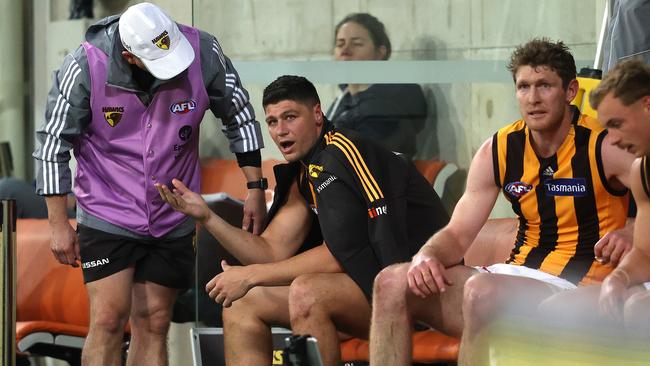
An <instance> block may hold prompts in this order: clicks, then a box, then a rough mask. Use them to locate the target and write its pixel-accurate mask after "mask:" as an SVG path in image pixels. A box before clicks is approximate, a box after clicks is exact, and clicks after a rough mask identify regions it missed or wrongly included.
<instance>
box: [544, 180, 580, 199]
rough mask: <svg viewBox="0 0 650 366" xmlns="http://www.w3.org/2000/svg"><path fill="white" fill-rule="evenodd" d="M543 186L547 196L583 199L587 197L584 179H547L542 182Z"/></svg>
mask: <svg viewBox="0 0 650 366" xmlns="http://www.w3.org/2000/svg"><path fill="white" fill-rule="evenodd" d="M544 186H545V188H546V194H547V195H548V196H574V197H584V196H586V195H587V183H586V181H585V178H560V179H549V180H547V181H545V182H544Z"/></svg>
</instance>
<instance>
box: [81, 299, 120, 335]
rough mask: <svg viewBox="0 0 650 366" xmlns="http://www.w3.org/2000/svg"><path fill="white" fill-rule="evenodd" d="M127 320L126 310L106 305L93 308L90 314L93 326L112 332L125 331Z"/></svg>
mask: <svg viewBox="0 0 650 366" xmlns="http://www.w3.org/2000/svg"><path fill="white" fill-rule="evenodd" d="M127 320H128V312H127V311H126V310H120V309H118V308H116V307H113V306H106V305H105V306H101V307H99V308H96V309H93V311H92V313H91V316H90V321H91V326H92V328H94V329H96V330H100V331H103V332H106V333H111V334H117V333H121V332H123V331H124V326H125V325H126V322H127Z"/></svg>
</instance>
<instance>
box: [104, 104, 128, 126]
mask: <svg viewBox="0 0 650 366" xmlns="http://www.w3.org/2000/svg"><path fill="white" fill-rule="evenodd" d="M102 112H103V113H104V119H105V120H106V122H108V124H109V125H110V126H111V127H115V126H116V125H117V124H118V123H120V121H121V120H122V114H123V113H124V107H102Z"/></svg>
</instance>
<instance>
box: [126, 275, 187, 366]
mask: <svg viewBox="0 0 650 366" xmlns="http://www.w3.org/2000/svg"><path fill="white" fill-rule="evenodd" d="M177 295H178V290H177V289H172V288H168V287H164V286H161V285H158V284H155V283H152V282H145V283H135V284H134V285H133V291H132V299H131V302H132V304H133V306H132V307H131V344H130V346H129V355H128V358H127V362H126V364H127V365H161V366H165V365H167V363H168V358H167V331H168V330H169V323H170V322H171V317H172V306H173V305H174V301H175V300H176V297H177Z"/></svg>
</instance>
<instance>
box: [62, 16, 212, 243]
mask: <svg viewBox="0 0 650 366" xmlns="http://www.w3.org/2000/svg"><path fill="white" fill-rule="evenodd" d="M179 27H180V29H181V31H182V32H183V34H185V37H187V39H188V41H189V42H190V44H191V45H192V47H193V48H194V53H195V57H194V62H193V63H192V64H191V65H190V67H189V68H188V70H187V71H186V72H185V73H183V74H181V75H179V76H177V77H175V78H174V79H172V80H169V81H168V82H166V83H164V84H162V85H161V86H160V87H159V89H158V91H157V92H156V94H155V95H154V97H153V99H152V101H151V104H150V105H149V106H148V107H147V106H145V105H144V104H143V103H142V102H141V101H140V99H139V98H138V96H137V95H136V94H135V93H132V92H130V91H127V90H124V89H121V88H117V87H114V86H110V85H107V83H106V73H107V66H108V56H107V55H106V54H105V53H104V52H103V51H102V50H100V49H99V48H96V47H94V46H93V45H91V44H89V43H88V42H84V43H83V47H84V48H85V50H86V54H87V56H88V65H89V67H90V77H91V85H92V90H91V93H90V95H91V97H90V106H91V113H92V121H91V122H90V125H89V126H88V127H87V128H86V129H85V130H84V132H83V134H82V135H81V136H80V138H79V139H78V141H77V144H76V145H75V149H74V152H75V157H76V158H77V174H76V178H75V189H74V192H75V194H76V196H77V201H78V203H79V205H80V206H81V208H82V209H83V210H84V211H85V212H87V213H89V214H91V215H93V216H96V217H98V218H100V219H102V220H105V221H108V222H110V223H112V224H114V225H117V226H119V227H121V228H124V229H127V230H130V231H132V232H134V233H137V234H140V235H151V236H154V237H160V236H162V235H164V234H166V233H168V232H170V231H171V230H173V229H174V228H175V227H176V226H177V225H178V224H180V223H181V222H182V221H183V219H184V218H185V215H183V214H181V213H178V212H176V211H174V210H173V209H172V207H171V206H169V205H168V204H166V203H165V202H164V201H163V200H162V199H161V198H160V196H159V194H158V191H157V190H156V187H154V183H156V182H160V183H163V184H166V185H168V186H169V185H170V184H171V180H172V178H178V179H181V180H183V182H185V184H186V185H187V186H188V187H189V189H191V190H193V191H195V192H196V191H199V188H200V169H199V163H198V144H199V124H200V123H201V120H202V119H203V115H204V113H205V111H206V110H207V109H208V106H209V99H208V95H207V92H206V89H205V84H204V82H203V77H202V73H201V61H200V60H201V57H200V48H199V33H198V30H197V29H195V28H191V27H186V26H182V25H179Z"/></svg>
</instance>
